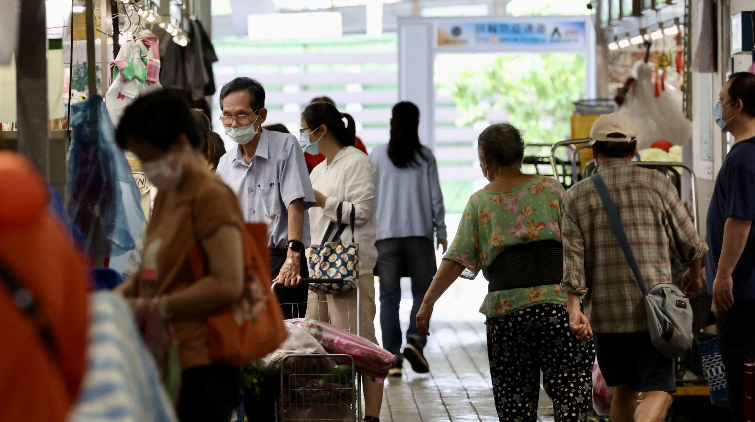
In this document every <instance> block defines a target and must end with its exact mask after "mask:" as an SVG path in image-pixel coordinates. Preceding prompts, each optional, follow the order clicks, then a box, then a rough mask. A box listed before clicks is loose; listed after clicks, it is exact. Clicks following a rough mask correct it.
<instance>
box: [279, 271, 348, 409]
mask: <svg viewBox="0 0 755 422" xmlns="http://www.w3.org/2000/svg"><path fill="white" fill-rule="evenodd" d="M302 282H309V283H310V285H311V284H327V283H333V282H345V283H347V284H349V285H350V286H351V287H352V290H351V291H354V292H356V296H357V301H356V302H357V303H356V318H354V319H355V320H356V330H355V331H356V333H355V334H356V335H359V334H360V331H361V329H360V324H361V316H360V311H361V295H360V290H359V283H357V282H356V281H355V280H331V279H311V278H310V279H303V280H302ZM273 288H275V283H273ZM310 294H311V293H310ZM319 294H323V295H324V294H325V293H319ZM327 295H328V296H332V297H331V298H330V300H327V299H326V300H317V301H309V300H308V302H307V317H308V318H310V319H315V320H318V321H323V322H327V323H331V324H333V325H337V326H338V325H345V327H344V326H340V327H339V328H342V329H344V330H346V331H348V332H350V333H351V332H352V329H351V326H352V324H351V321H352V312H351V309H350V307H349V302H348V301H346V300H338V299H337V296H336V295H337V294H327ZM280 305H281V307H284V306H286V307H288V306H290V307H291V308H292V309H294V308H295V307H296V308H298V307H300V306H302V305H301V304H298V303H281V304H280ZM313 307H314V308H313ZM336 309H343V313H342V314H341V315H340V316H339V317H338V318H336V316H335V315H336ZM334 322H340V324H335V323H334ZM361 395H362V383H361V378H360V376H359V374H358V372H357V368H356V365H355V363H354V358H352V357H351V356H349V355H344V354H325V355H290V356H286V357H285V358H284V359H283V360H282V361H281V378H280V394H279V395H278V397H277V400H276V404H275V406H276V412H275V416H276V420H277V421H280V422H284V421H285V422H299V421H301V422H303V421H333V422H337V421H338V422H340V421H343V422H356V421H361V420H362V400H361Z"/></svg>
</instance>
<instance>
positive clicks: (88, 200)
mask: <svg viewBox="0 0 755 422" xmlns="http://www.w3.org/2000/svg"><path fill="white" fill-rule="evenodd" d="M91 108H94V109H95V114H94V116H92V113H91V112H90V111H91ZM92 117H95V119H96V121H93V122H90V119H91V118H92ZM71 125H72V127H73V135H74V136H73V144H72V146H71V152H70V156H69V159H68V189H67V192H68V195H67V196H68V206H67V208H68V214H69V215H70V216H71V220H73V222H74V224H75V225H76V226H77V227H79V229H81V231H82V233H83V234H84V236H85V237H86V243H85V247H84V249H85V253H86V256H87V257H88V258H90V259H96V258H98V257H105V258H106V257H110V256H118V255H122V254H125V253H128V252H130V251H131V250H132V249H134V248H135V247H136V241H137V239H139V236H140V233H141V230H142V227H143V226H144V222H145V218H144V212H143V211H142V208H141V206H140V201H141V194H140V193H139V188H138V187H137V186H136V182H135V181H134V177H133V176H132V175H131V168H130V167H129V165H128V162H127V161H126V157H125V156H124V155H123V152H122V151H121V150H120V149H119V148H118V146H117V145H116V144H115V128H114V127H113V124H112V122H111V121H110V116H109V115H108V111H107V109H106V108H105V104H104V102H103V101H102V97H101V96H99V95H96V96H93V97H91V98H88V99H87V100H84V101H81V102H79V103H77V104H74V106H73V119H72V121H71ZM98 239H104V240H105V242H102V244H101V245H99V244H100V242H99V241H98Z"/></svg>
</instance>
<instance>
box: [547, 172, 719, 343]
mask: <svg viewBox="0 0 755 422" xmlns="http://www.w3.org/2000/svg"><path fill="white" fill-rule="evenodd" d="M598 173H600V175H601V176H602V177H603V180H604V181H605V183H606V186H607V187H608V190H609V191H610V193H611V198H612V199H613V201H614V202H615V204H616V210H617V211H618V213H619V217H620V218H621V222H622V225H623V226H624V230H625V231H626V234H627V238H628V239H629V244H630V245H631V247H632V251H633V252H634V256H635V258H636V259H637V264H638V265H639V267H640V273H641V274H642V277H643V278H644V280H645V285H646V286H647V288H648V289H650V288H651V287H652V286H654V285H656V284H658V283H670V282H671V281H672V279H671V256H670V255H673V256H674V257H676V258H677V259H678V260H679V261H681V263H682V264H683V265H685V266H689V265H690V264H692V262H693V261H695V260H697V259H699V258H700V257H702V256H703V255H704V254H705V252H706V250H707V246H706V245H705V242H704V241H702V240H700V238H699V236H698V234H697V230H696V228H695V224H694V223H693V222H692V219H691V218H690V216H689V213H688V211H687V210H686V208H685V207H684V205H683V204H682V201H681V199H679V195H678V193H677V191H676V188H674V187H673V185H672V184H671V182H670V181H669V180H668V178H667V177H666V176H664V175H663V174H661V173H660V172H658V171H656V170H650V169H645V168H641V167H638V166H635V165H631V164H629V162H627V161H624V160H610V161H608V162H606V163H603V164H601V165H600V166H599V167H598ZM561 207H562V210H563V214H564V217H563V223H562V230H563V234H562V239H563V248H564V279H563V281H562V283H561V287H562V288H563V290H564V291H566V292H567V293H573V294H577V295H580V296H582V295H584V309H585V315H586V316H587V318H589V319H590V323H591V325H592V329H593V331H595V332H598V333H630V332H637V331H646V330H647V329H648V326H647V316H646V314H645V304H644V300H643V297H642V293H641V292H640V289H639V287H638V286H637V281H636V280H635V277H634V274H633V273H632V269H631V268H630V267H629V264H628V263H627V260H626V258H625V257H624V253H623V252H622V250H621V246H619V241H618V239H617V238H616V234H615V233H614V232H613V228H612V227H611V222H610V220H609V219H608V214H606V211H605V209H604V208H603V203H602V201H601V200H600V196H599V195H598V191H597V189H596V188H595V184H594V183H593V182H592V181H591V180H589V179H588V180H583V181H581V182H579V183H577V184H576V185H574V187H572V188H571V189H570V190H569V191H568V192H567V194H566V197H565V198H564V202H563V204H562V206H561Z"/></svg>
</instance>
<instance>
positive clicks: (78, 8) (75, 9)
mask: <svg viewBox="0 0 755 422" xmlns="http://www.w3.org/2000/svg"><path fill="white" fill-rule="evenodd" d="M84 10H85V9H84V6H73V13H82V12H84Z"/></svg>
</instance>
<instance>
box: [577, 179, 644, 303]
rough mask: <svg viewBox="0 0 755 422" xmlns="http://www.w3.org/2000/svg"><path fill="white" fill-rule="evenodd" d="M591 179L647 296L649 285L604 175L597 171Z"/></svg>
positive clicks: (641, 288) (635, 275)
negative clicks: (641, 272)
mask: <svg viewBox="0 0 755 422" xmlns="http://www.w3.org/2000/svg"><path fill="white" fill-rule="evenodd" d="M590 180H592V182H593V183H594V184H595V187H596V188H597V189H598V194H599V195H600V200H601V201H603V207H604V208H605V210H606V213H607V214H608V219H609V220H611V226H612V227H613V231H614V233H616V237H617V238H618V239H619V245H621V249H622V250H623V251H624V256H625V257H626V259H627V262H628V263H629V266H630V267H631V268H632V272H633V273H634V277H635V279H636V280H637V286H639V288H640V290H641V291H642V294H643V296H647V295H648V289H647V287H645V281H644V280H643V278H642V274H640V267H639V266H638V265H637V260H635V258H634V253H633V252H632V247H631V246H629V239H627V234H626V232H625V231H624V226H623V225H622V224H621V219H620V218H619V213H618V212H616V205H614V202H613V199H611V194H610V193H609V192H608V187H607V186H606V183H605V182H604V181H603V177H601V176H600V174H598V173H595V174H594V175H593V176H592V177H590Z"/></svg>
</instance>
